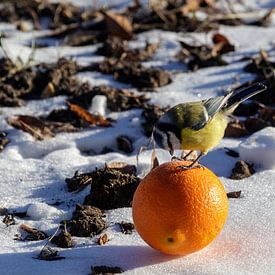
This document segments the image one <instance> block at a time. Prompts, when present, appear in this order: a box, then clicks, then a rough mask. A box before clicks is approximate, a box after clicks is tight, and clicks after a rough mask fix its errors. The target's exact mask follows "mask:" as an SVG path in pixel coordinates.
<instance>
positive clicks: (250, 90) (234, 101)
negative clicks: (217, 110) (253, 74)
mask: <svg viewBox="0 0 275 275" xmlns="http://www.w3.org/2000/svg"><path fill="white" fill-rule="evenodd" d="M266 84H267V81H262V82H256V83H254V84H252V85H251V86H248V87H245V88H242V89H236V90H235V91H234V92H233V94H232V96H231V97H230V98H229V99H228V101H227V104H226V105H225V106H224V107H223V109H224V111H225V112H226V113H232V112H234V110H235V109H236V108H237V107H238V105H239V104H240V103H242V102H243V101H245V100H246V99H248V98H250V97H252V96H254V95H256V94H259V93H261V92H263V91H265V90H266V89H267V86H266Z"/></svg>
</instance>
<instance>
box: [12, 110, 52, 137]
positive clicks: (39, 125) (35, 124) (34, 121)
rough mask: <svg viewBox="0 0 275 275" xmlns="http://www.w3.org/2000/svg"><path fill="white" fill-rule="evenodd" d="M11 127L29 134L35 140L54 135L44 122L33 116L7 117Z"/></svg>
mask: <svg viewBox="0 0 275 275" xmlns="http://www.w3.org/2000/svg"><path fill="white" fill-rule="evenodd" d="M7 121H8V123H9V124H10V125H12V126H13V127H15V128H17V129H20V130H22V131H24V132H27V133H29V134H31V135H32V136H33V137H34V138H35V139H37V140H44V139H47V138H51V137H54V133H53V132H52V131H51V129H49V127H47V126H46V124H45V122H44V121H42V120H41V119H38V118H35V117H33V116H27V115H19V116H14V117H10V118H8V119H7Z"/></svg>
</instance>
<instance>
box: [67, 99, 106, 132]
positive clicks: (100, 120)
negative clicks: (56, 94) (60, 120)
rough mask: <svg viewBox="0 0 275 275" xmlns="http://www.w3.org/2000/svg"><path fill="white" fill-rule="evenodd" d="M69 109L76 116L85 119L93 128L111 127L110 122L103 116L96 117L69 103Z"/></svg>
mask: <svg viewBox="0 0 275 275" xmlns="http://www.w3.org/2000/svg"><path fill="white" fill-rule="evenodd" d="M68 107H69V109H70V111H72V112H74V113H75V114H76V115H78V116H79V117H81V118H82V119H84V120H85V121H86V122H88V123H89V124H91V125H93V126H104V127H107V126H111V123H110V121H109V120H107V119H106V118H104V117H103V116H102V115H99V114H97V115H95V114H91V113H89V112H87V111H86V110H85V109H84V108H82V107H80V106H79V105H76V104H72V103H68Z"/></svg>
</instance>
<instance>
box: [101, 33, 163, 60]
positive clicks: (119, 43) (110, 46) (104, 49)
mask: <svg viewBox="0 0 275 275" xmlns="http://www.w3.org/2000/svg"><path fill="white" fill-rule="evenodd" d="M158 46H159V43H152V44H150V43H147V44H146V46H145V48H141V49H130V48H129V46H128V42H127V41H126V40H122V39H121V38H118V37H109V38H108V39H106V40H105V41H104V42H103V44H102V46H101V47H99V48H98V49H97V52H96V53H97V54H99V55H103V56H106V57H114V58H118V59H120V60H127V61H133V62H138V61H146V60H149V59H151V58H152V57H153V56H154V54H155V53H156V51H157V49H158Z"/></svg>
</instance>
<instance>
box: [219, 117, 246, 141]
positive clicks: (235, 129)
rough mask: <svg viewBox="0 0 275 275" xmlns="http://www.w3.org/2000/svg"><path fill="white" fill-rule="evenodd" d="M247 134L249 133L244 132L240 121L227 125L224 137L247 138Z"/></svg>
mask: <svg viewBox="0 0 275 275" xmlns="http://www.w3.org/2000/svg"><path fill="white" fill-rule="evenodd" d="M248 134H249V133H248V131H247V130H246V128H245V125H244V123H243V122H241V121H235V122H230V123H228V125H227V128H226V130H225V134H224V136H225V137H233V138H237V137H244V136H247V135H248Z"/></svg>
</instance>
